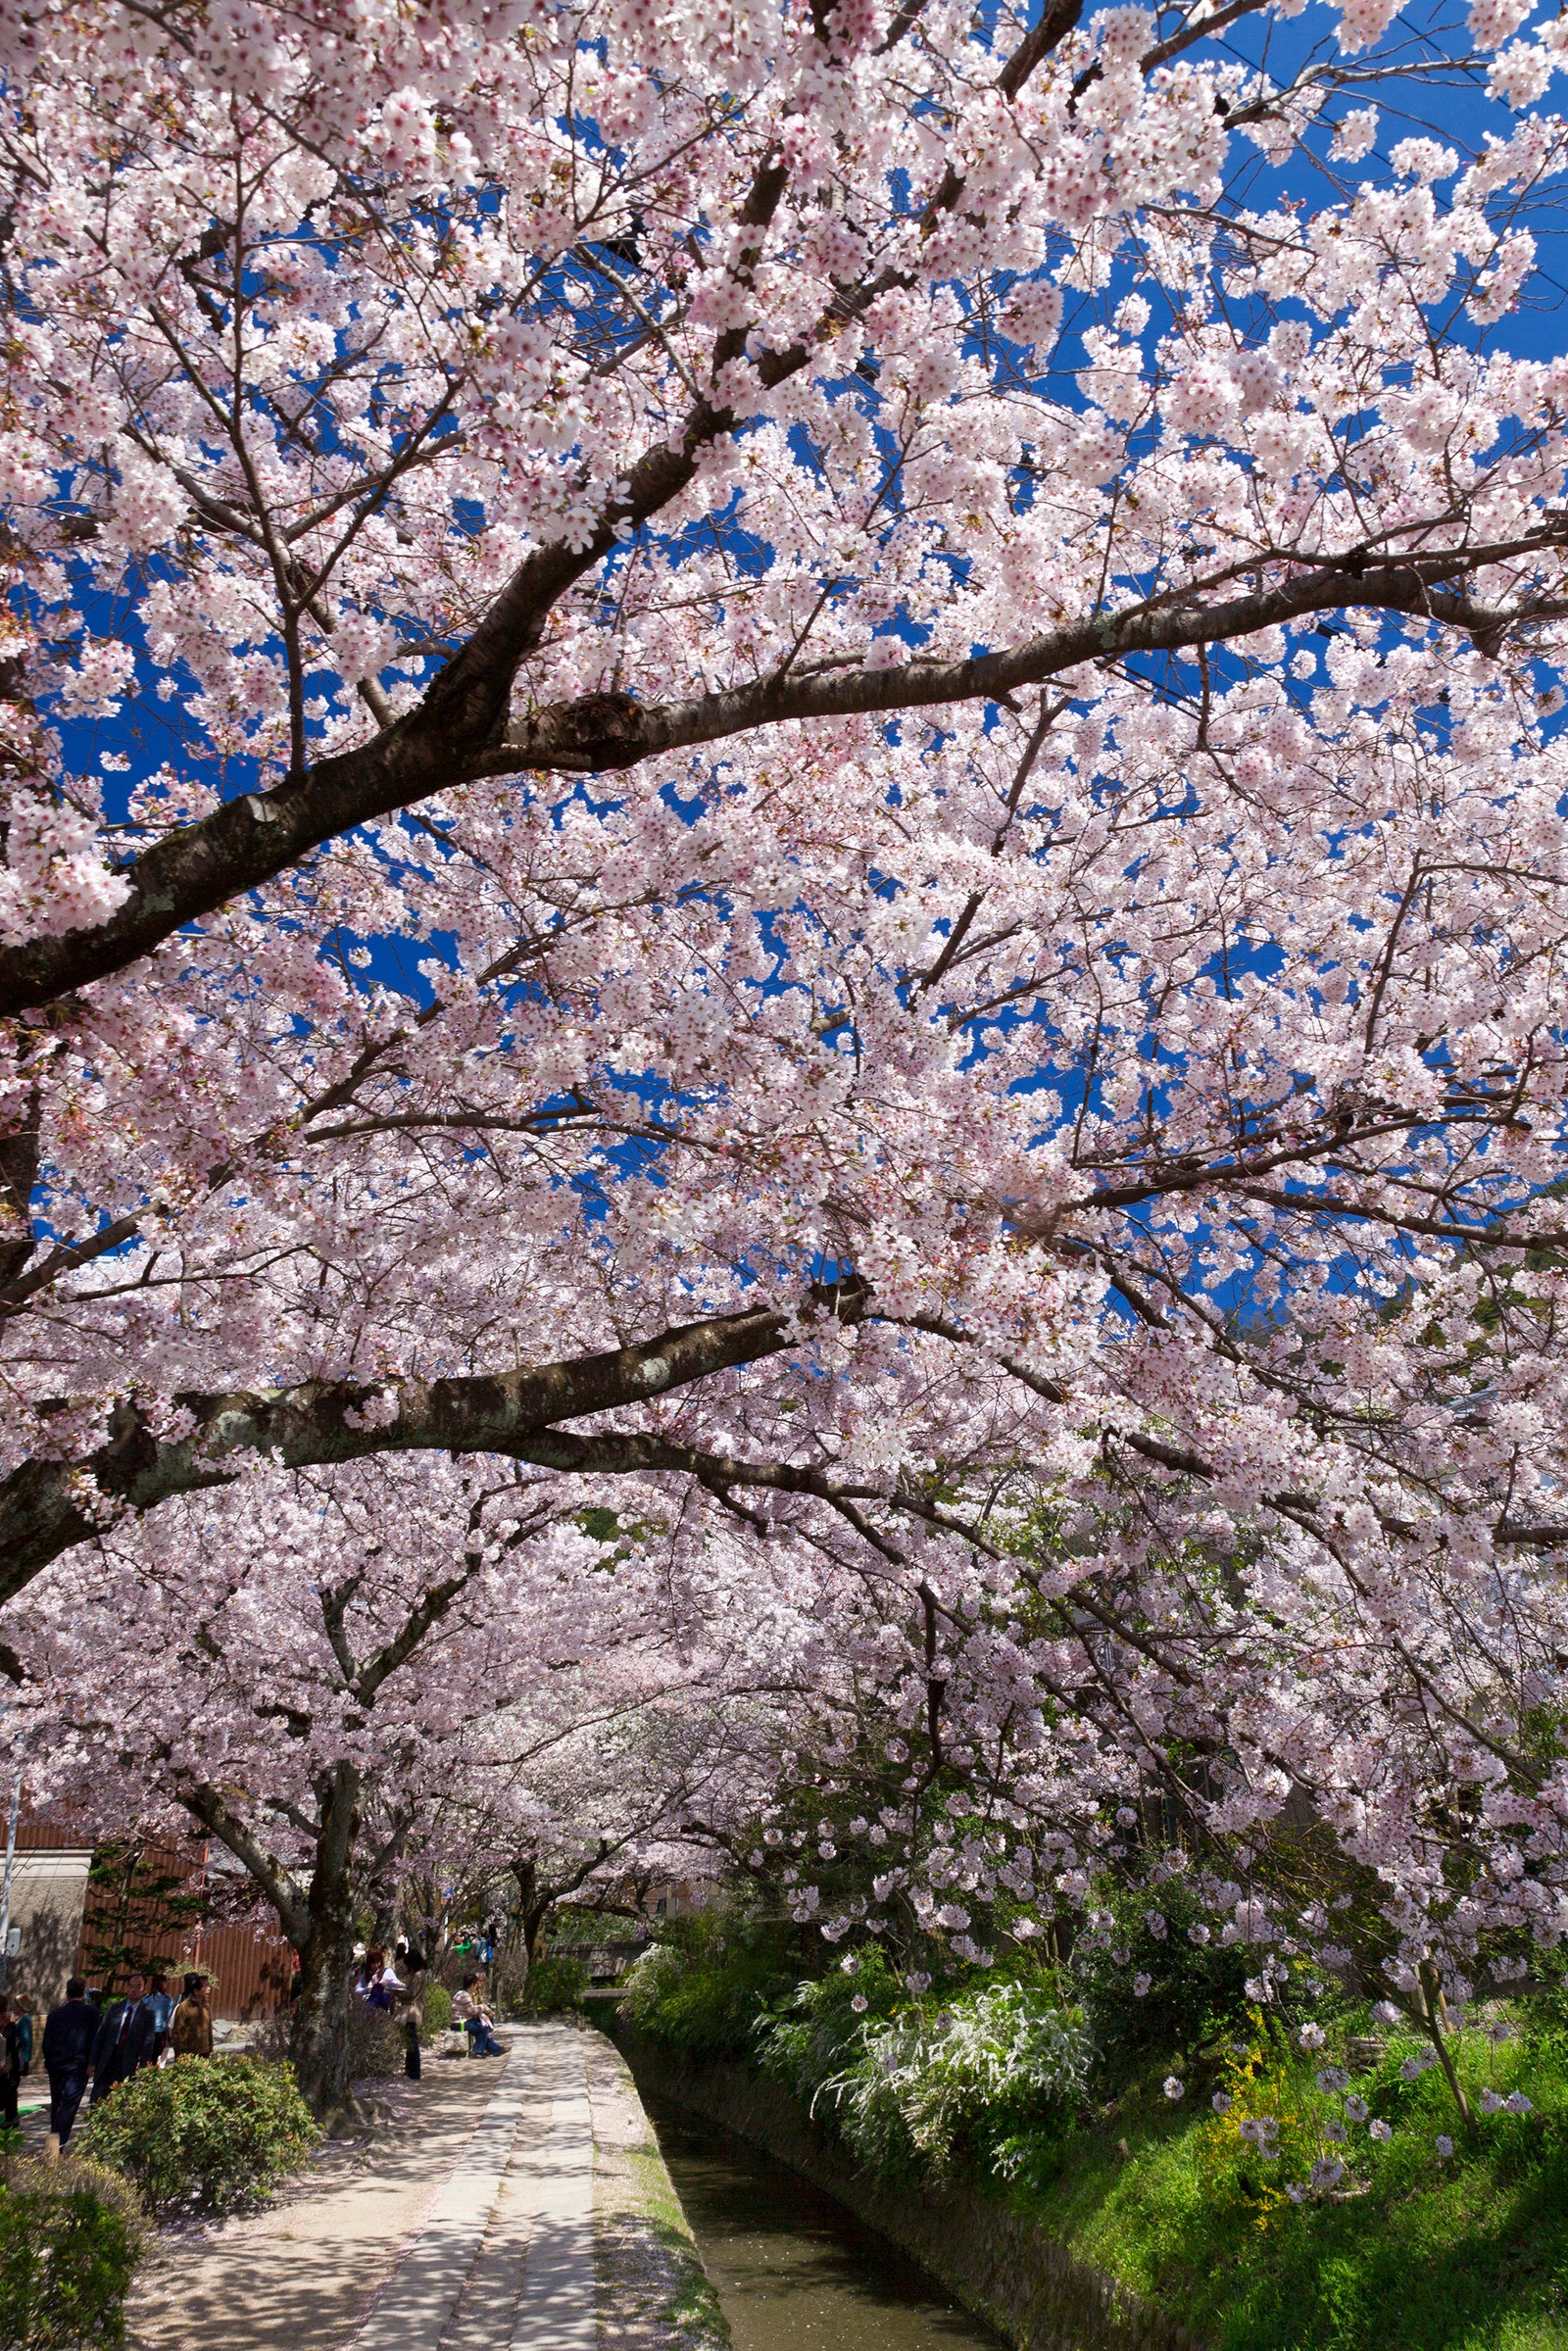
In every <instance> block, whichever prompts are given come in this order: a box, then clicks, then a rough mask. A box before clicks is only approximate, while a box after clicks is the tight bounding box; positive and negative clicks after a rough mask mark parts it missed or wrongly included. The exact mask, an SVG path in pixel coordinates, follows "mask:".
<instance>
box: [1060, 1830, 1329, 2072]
mask: <svg viewBox="0 0 1568 2351" xmlns="http://www.w3.org/2000/svg"><path fill="white" fill-rule="evenodd" d="M1095 1892H1096V1898H1097V1900H1098V1901H1100V1902H1101V1903H1103V1905H1104V1907H1103V1909H1102V1910H1101V1911H1100V1913H1099V1921H1100V1923H1099V1925H1098V1927H1097V1928H1096V1929H1095V1931H1094V1932H1092V1933H1090V1934H1086V1935H1081V1936H1080V1937H1079V1939H1078V1943H1077V1945H1076V1947H1075V1949H1074V1951H1073V1955H1072V1963H1071V1973H1072V1980H1073V1985H1074V1988H1075V1990H1076V1991H1077V1994H1078V1997H1079V1999H1080V2000H1081V2002H1082V2003H1083V2006H1084V2009H1085V2011H1086V2012H1087V2014H1088V2017H1089V2021H1090V2025H1091V2028H1092V2030H1093V2033H1094V2040H1095V2055H1096V2064H1097V2069H1098V2072H1099V2074H1100V2077H1101V2080H1102V2082H1103V2085H1104V2086H1106V2087H1110V2088H1114V2087H1116V2086H1118V2085H1119V2084H1120V2083H1121V2082H1126V2081H1129V2080H1130V2079H1131V2078H1132V2077H1133V2075H1134V2074H1136V2073H1137V2072H1138V2071H1139V2070H1140V2068H1141V2067H1142V2066H1143V2065H1144V2064H1145V2063H1146V2061H1147V2060H1148V2059H1150V2058H1151V2057H1153V2056H1156V2055H1158V2056H1170V2055H1173V2054H1175V2053H1176V2052H1177V2051H1182V2052H1185V2053H1187V2054H1188V2055H1191V2054H1192V2053H1193V2052H1194V2051H1195V2050H1197V2049H1199V2048H1201V2046H1202V2045H1203V2044H1204V2043H1205V2042H1207V2041H1211V2040H1213V2039H1215V2038H1216V2037H1217V2036H1219V2035H1220V2034H1222V2033H1225V2032H1227V2031H1232V2030H1235V2029H1237V2028H1239V2027H1241V2026H1243V2025H1245V2023H1246V2020H1247V2016H1248V2012H1249V2008H1250V2002H1249V2000H1248V1996H1247V1980H1248V1977H1249V1976H1250V1975H1253V1974H1255V1973H1256V1970H1257V1966H1258V1954H1257V1952H1256V1950H1255V1949H1254V1948H1253V1947H1252V1945H1250V1944H1249V1943H1246V1942H1237V1943H1232V1944H1230V1945H1228V1946H1227V1945H1225V1944H1222V1943H1220V1942H1218V1941H1215V1940H1207V1941H1203V1942H1194V1941H1193V1939H1192V1935H1191V1933H1190V1930H1191V1929H1193V1928H1195V1927H1196V1928H1198V1929H1199V1930H1200V1931H1201V1930H1202V1928H1203V1927H1204V1926H1205V1924H1206V1922H1207V1916H1208V1914H1207V1913H1206V1912H1205V1911H1203V1910H1202V1908H1201V1906H1200V1904H1199V1902H1198V1899H1197V1897H1196V1895H1195V1894H1194V1892H1193V1890H1192V1887H1191V1886H1189V1885H1188V1884H1187V1883H1186V1881H1185V1880H1184V1879H1182V1878H1179V1877H1167V1878H1165V1879H1163V1880H1158V1879H1151V1878H1149V1877H1147V1876H1142V1877H1140V1878H1138V1879H1136V1880H1133V1881H1131V1882H1129V1881H1127V1880H1120V1881H1118V1880H1113V1879H1110V1878H1108V1877H1106V1878H1103V1879H1102V1880H1101V1881H1100V1883H1099V1885H1098V1886H1097V1887H1096V1889H1095ZM1151 1921H1152V1922H1153V1924H1152V1925H1151ZM1306 2013H1307V2014H1311V2013H1312V2011H1310V2010H1309V2011H1307V2012H1306Z"/></svg>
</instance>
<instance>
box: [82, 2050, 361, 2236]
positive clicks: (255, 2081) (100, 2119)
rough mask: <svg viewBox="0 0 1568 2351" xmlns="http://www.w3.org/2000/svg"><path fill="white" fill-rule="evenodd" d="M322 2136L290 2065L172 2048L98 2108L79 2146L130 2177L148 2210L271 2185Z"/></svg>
mask: <svg viewBox="0 0 1568 2351" xmlns="http://www.w3.org/2000/svg"><path fill="white" fill-rule="evenodd" d="M319 2135H320V2133H319V2130H318V2128H317V2125H316V2124H315V2122H314V2121H313V2120H312V2118H311V2113H310V2109H309V2108H308V2107H307V2105H306V2103H305V2101H304V2099H303V2098H302V2097H301V2095H300V2092H299V2085H298V2084H297V2082H295V2080H294V2075H293V2071H292V2069H291V2068H290V2067H288V2066H286V2065H267V2064H264V2063H262V2062H260V2061H259V2060H257V2059H256V2058H252V2057H229V2058H209V2057H176V2058H175V2060H174V2062H173V2064H172V2065H170V2066H144V2067H143V2068H142V2070H141V2072H140V2073H138V2074H132V2076H131V2077H130V2080H129V2081H128V2082H121V2084H120V2086H119V2087H118V2089H116V2090H114V2091H113V2092H112V2093H111V2094H110V2096H109V2097H108V2098H106V2099H105V2101H104V2103H103V2105H102V2106H98V2107H95V2108H94V2109H93V2114H92V2119H91V2121H90V2122H89V2123H88V2125H87V2128H86V2130H85V2131H83V2133H82V2141H81V2149H82V2153H83V2154H84V2155H87V2156H90V2157H91V2158H92V2159H93V2160H94V2161H96V2162H100V2163H106V2164H108V2165H110V2166H111V2167H112V2168H113V2169H114V2170H115V2171H117V2172H122V2173H123V2174H124V2176H125V2178H126V2179H127V2180H133V2181H134V2182H135V2184H136V2186H137V2187H138V2188H140V2190H141V2192H142V2195H143V2196H144V2197H145V2199H146V2201H147V2202H148V2204H149V2205H151V2206H152V2207H153V2208H154V2210H159V2209H162V2208H163V2207H165V2206H168V2205H172V2204H183V2203H195V2204H199V2205H201V2206H203V2207H204V2208H205V2209H207V2210H209V2211H213V2212H224V2211H227V2210H229V2209H230V2208H232V2207H233V2206H234V2205H237V2204H243V2203H246V2202H249V2201H251V2200H252V2199H255V2198H260V2197H265V2196H267V2195H268V2194H270V2191H271V2189H272V2187H273V2185H274V2184H275V2183H276V2181H278V2180H281V2179H283V2178H284V2177H285V2176H286V2175H287V2174H288V2173H290V2172H293V2171H297V2170H298V2169H299V2166H300V2165H301V2164H302V2163H303V2162H304V2161H305V2158H306V2157H307V2156H308V2155H309V2153H310V2152H311V2149H312V2148H313V2147H314V2146H315V2144H316V2142H317V2139H318V2138H319Z"/></svg>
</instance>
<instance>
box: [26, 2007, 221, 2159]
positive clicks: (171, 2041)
mask: <svg viewBox="0 0 1568 2351" xmlns="http://www.w3.org/2000/svg"><path fill="white" fill-rule="evenodd" d="M211 1984H212V1980H211V1978H210V1977H207V1976H203V1975H200V1974H197V1973H195V1972H194V1971H193V1972H192V1973H190V1974H189V1975H187V1976H186V1978H185V1985H184V1996H183V1997H182V1998H181V1999H180V2000H179V2001H178V2002H177V2003H176V2001H175V2000H174V1998H173V1996H172V1993H171V1991H170V1989H169V1983H168V1979H167V1978H166V1977H164V1976H161V1975H154V1976H153V1977H152V1978H151V1979H150V1980H149V1979H148V1978H147V1977H145V1976H143V1975H140V1974H137V1973H133V1974H132V1975H130V1976H129V1977H128V1978H127V1979H126V1983H125V1989H124V1993H123V1997H122V1998H120V1999H118V2000H114V2001H112V2002H111V2003H110V2005H109V2006H108V2007H107V2008H100V2007H99V2005H98V2003H97V2002H96V2001H95V2000H93V1999H92V1998H91V1997H89V1995H88V1991H87V1986H86V1984H85V1983H84V1982H83V1980H82V1979H81V1977H80V1976H73V1977H72V1978H71V1981H70V1982H69V1983H68V1984H67V1985H66V1996H65V1999H64V2001H63V2002H62V2004H61V2006H60V2007H58V2008H55V2009H52V2010H51V2011H50V2014H49V2020H48V2022H47V2024H46V2025H45V2026H44V2029H43V2063H44V2071H45V2073H46V2074H47V2075H48V2077H49V2128H50V2130H51V2131H53V2132H54V2134H55V2136H56V2138H57V2139H58V2140H59V2142H60V2144H61V2146H62V2147H64V2146H65V2145H66V2144H67V2142H68V2141H69V2139H70V2137H71V2133H72V2131H73V2129H74V2127H75V2121H76V2110H77V2108H78V2107H79V2106H80V2104H81V2101H82V2099H83V2098H84V2097H85V2095H86V2093H87V2085H88V2083H89V2082H91V2084H92V2103H93V2105H94V2106H98V2105H101V2104H102V2103H103V2101H104V2099H105V2098H107V2097H108V2095H109V2093H110V2091H111V2090H112V2089H114V2088H115V2087H116V2085H117V2084H118V2083H119V2082H127V2081H128V2080H129V2079H130V2077H131V2075H132V2074H135V2073H138V2072H139V2071H140V2070H141V2068H142V2067H143V2066H146V2065H158V2064H161V2063H162V2062H163V2059H164V2057H165V2056H166V2054H167V2055H170V2056H173V2057H211V2055H212V2053H213V2009H212V1999H211V1996H210V1995H211ZM5 2037H6V2040H7V2042H8V2043H9V2039H10V2034H9V2033H7V2034H6V2036H5ZM29 2056H30V2036H29ZM9 2113H10V2119H11V2120H12V2121H13V2123H14V2122H15V2119H16V2095H15V2091H13V2093H12V2097H11V2104H10V2108H9Z"/></svg>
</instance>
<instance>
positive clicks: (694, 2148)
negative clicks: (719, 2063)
mask: <svg viewBox="0 0 1568 2351" xmlns="http://www.w3.org/2000/svg"><path fill="white" fill-rule="evenodd" d="M644 2104H645V2106H646V2107H647V2110H648V2113H649V2116H650V2117H651V2119H652V2121H653V2125H654V2129H655V2130H656V2131H657V2132H658V2133H659V2144H660V2146H661V2148H662V2151H663V2156H664V2161H665V2163H666V2164H667V2165H668V2167H669V2175H670V2178H671V2179H672V2180H674V2182H675V2186H676V2189H677V2191H678V2192H679V2195H680V2200H681V2202H682V2204H683V2205H684V2206H685V2208H686V2218H687V2220H688V2221H689V2222H690V2223H691V2226H692V2231H693V2234H694V2235H695V2236H696V2238H697V2243H698V2246H699V2249H700V2250H701V2252H702V2256H703V2260H704V2262H705V2263H706V2264H707V2267H708V2275H709V2277H710V2278H711V2279H712V2281H713V2287H714V2290H715V2291H716V2293H717V2295H718V2298H719V2301H720V2302H721V2303H722V2304H723V2306H724V2316H725V2317H726V2318H727V2319H728V2321H729V2323H730V2327H731V2330H732V2332H733V2334H734V2337H735V2351H1000V2347H1001V2346H1002V2337H1001V2335H999V2334H994V2333H993V2332H992V2330H991V2328H990V2327H986V2326H984V2325H983V2324H982V2322H981V2321H980V2320H979V2319H976V2318H972V2317H971V2316H970V2314H969V2313H968V2312H967V2311H966V2310H964V2309H963V2308H962V2306H961V2305H960V2304H959V2303H957V2302H955V2301H954V2299H953V2297H952V2295H951V2294H949V2293H948V2291H947V2290H946V2288H945V2287H944V2286H942V2285H941V2284H939V2283H938V2281H937V2279H936V2278H931V2277H929V2276H928V2275H927V2274H926V2272H925V2271H924V2270H922V2269H921V2268H920V2267H919V2266H918V2264H917V2263H915V2262H912V2261H911V2260H910V2259H909V2258H908V2256H907V2254H906V2253H902V2252H901V2251H900V2250H899V2248H898V2246H897V2245H894V2244H891V2243H890V2242H889V2240H888V2239H887V2238H886V2237H885V2236H881V2235H879V2234H878V2232H877V2231H876V2230H875V2229H868V2228H866V2227H865V2225H864V2223H863V2222H860V2221H858V2220H857V2219H856V2217H855V2215H854V2214H853V2213H852V2212H849V2211H847V2210H846V2208H845V2207H844V2206H843V2205H842V2204H838V2203H835V2201H834V2199H833V2198H832V2197H831V2196H828V2195H824V2194H823V2192H822V2190H821V2189H820V2188H817V2187H813V2186H812V2184H811V2182H810V2181H809V2180H803V2179H802V2178H801V2176H800V2174H799V2173H798V2172H792V2171H791V2170H790V2169H789V2167H788V2165H787V2164H782V2163H777V2162H775V2161H774V2159H773V2158H772V2157H771V2156H770V2155H764V2154H762V2153H761V2152H760V2149H759V2148H756V2147H753V2146H751V2145H749V2144H748V2142H747V2141H746V2140H745V2139H743V2138H737V2137H736V2136H735V2134H734V2133H733V2131H725V2130H724V2129H722V2127H721V2126H720V2125H719V2124H717V2123H710V2122H708V2121H707V2120H706V2119H705V2118H704V2117H703V2116H701V2115H696V2114H693V2113H692V2112H691V2111H690V2109H689V2108H686V2107H680V2106H673V2105H670V2104H669V2103H668V2102H667V2101H666V2100H664V2099H662V2098H657V2097H648V2096H645V2098H644Z"/></svg>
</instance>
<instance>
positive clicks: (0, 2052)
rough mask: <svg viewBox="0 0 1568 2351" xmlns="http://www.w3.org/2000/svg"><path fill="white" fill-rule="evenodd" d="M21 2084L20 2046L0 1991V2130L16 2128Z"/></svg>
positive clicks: (6, 2004)
mask: <svg viewBox="0 0 1568 2351" xmlns="http://www.w3.org/2000/svg"><path fill="white" fill-rule="evenodd" d="M21 2086H22V2047H21V2039H20V2035H19V2034H18V2032H17V2020H16V2016H15V2014H14V2012H13V2010H12V2006H11V2003H10V2001H9V2000H8V1999H7V1998H6V1995H5V1993H4V1992H3V1991H0V2130H4V2131H15V2130H16V2129H17V2127H18V2126H17V2092H18V2090H19V2089H20V2088H21Z"/></svg>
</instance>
